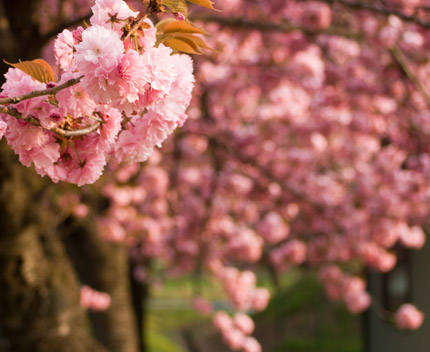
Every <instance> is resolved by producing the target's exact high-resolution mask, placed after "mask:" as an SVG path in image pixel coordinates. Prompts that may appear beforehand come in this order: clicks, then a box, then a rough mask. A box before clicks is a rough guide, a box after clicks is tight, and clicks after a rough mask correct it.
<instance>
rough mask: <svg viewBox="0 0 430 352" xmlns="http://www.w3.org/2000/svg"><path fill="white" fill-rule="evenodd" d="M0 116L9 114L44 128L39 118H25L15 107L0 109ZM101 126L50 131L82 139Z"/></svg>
mask: <svg viewBox="0 0 430 352" xmlns="http://www.w3.org/2000/svg"><path fill="white" fill-rule="evenodd" d="M0 114H7V115H10V116H13V117H15V118H17V119H19V120H23V121H25V122H28V123H30V124H32V125H34V126H37V127H42V126H41V124H40V121H39V120H38V119H37V118H35V117H34V116H31V115H28V116H26V117H24V116H22V114H21V113H20V112H19V111H18V110H17V109H15V108H14V107H11V106H1V107H0ZM100 126H101V123H97V124H95V125H91V126H88V127H85V128H81V129H78V130H70V131H69V130H64V129H62V128H59V127H54V128H52V129H50V131H52V132H54V133H56V134H58V135H60V136H61V137H67V138H72V137H82V136H85V135H87V134H90V133H92V132H94V131H95V130H97V129H98V128H99V127H100Z"/></svg>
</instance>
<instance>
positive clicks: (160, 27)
mask: <svg viewBox="0 0 430 352" xmlns="http://www.w3.org/2000/svg"><path fill="white" fill-rule="evenodd" d="M175 21H176V20H175V19H174V18H171V17H169V18H166V19H164V20H161V21H160V22H158V23H157V24H156V25H155V27H156V28H157V34H163V33H164V28H165V27H166V26H167V25H168V24H169V23H171V22H175Z"/></svg>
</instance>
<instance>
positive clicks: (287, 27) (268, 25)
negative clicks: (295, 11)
mask: <svg viewBox="0 0 430 352" xmlns="http://www.w3.org/2000/svg"><path fill="white" fill-rule="evenodd" d="M190 17H191V20H193V21H203V22H216V23H218V24H220V25H222V26H226V27H232V28H239V29H256V30H260V31H263V32H280V33H291V32H293V31H301V32H303V33H304V34H307V35H312V36H315V35H321V34H326V35H336V36H340V37H345V38H349V39H355V40H359V39H361V37H362V36H361V35H360V34H359V33H353V32H348V31H344V30H341V29H339V28H333V27H330V28H327V29H311V28H306V27H303V26H298V25H294V24H292V23H290V22H287V21H282V22H279V23H273V22H270V21H266V22H264V21H256V20H245V19H242V18H234V17H221V16H216V15H215V16H214V15H205V14H195V15H193V16H190Z"/></svg>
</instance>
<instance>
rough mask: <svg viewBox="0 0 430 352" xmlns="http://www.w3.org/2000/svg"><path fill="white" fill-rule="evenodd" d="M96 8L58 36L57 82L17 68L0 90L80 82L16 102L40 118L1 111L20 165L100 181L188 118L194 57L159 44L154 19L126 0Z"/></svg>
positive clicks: (73, 179) (141, 157)
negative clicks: (86, 20)
mask: <svg viewBox="0 0 430 352" xmlns="http://www.w3.org/2000/svg"><path fill="white" fill-rule="evenodd" d="M91 9H92V16H91V18H90V23H91V26H89V27H88V28H86V29H84V28H82V27H79V28H77V29H75V30H73V31H70V30H68V29H66V30H64V31H63V32H62V33H60V34H59V35H58V38H57V39H56V41H55V45H54V53H55V57H56V61H57V64H58V65H59V66H60V68H61V78H60V80H59V81H58V82H48V83H42V82H39V81H37V80H35V79H34V78H32V77H31V76H30V75H28V74H26V73H25V72H23V71H21V70H19V69H17V68H11V69H9V71H8V72H7V73H6V75H5V77H6V82H5V83H4V84H3V86H2V91H1V96H2V97H15V96H20V95H23V94H26V93H30V92H33V91H38V90H44V89H47V88H53V87H55V86H58V85H61V84H63V83H66V82H69V81H70V80H72V79H77V80H78V81H79V82H78V83H76V84H74V85H72V86H70V87H67V88H64V89H62V90H60V91H59V92H57V93H56V94H55V97H54V96H53V95H51V96H48V97H47V96H39V97H33V98H30V99H26V100H23V101H21V102H19V103H17V104H13V108H15V109H16V110H17V111H18V113H19V114H20V115H21V116H22V117H23V118H24V119H25V118H28V117H31V118H32V121H33V122H34V121H36V123H29V122H28V120H23V119H17V118H16V116H10V115H6V114H1V115H0V121H1V123H0V131H3V133H2V134H1V136H3V134H4V135H5V137H6V139H7V141H8V143H9V145H10V146H11V147H12V148H13V150H14V151H15V153H16V154H18V155H19V160H20V161H21V163H23V164H24V165H26V166H30V165H31V164H34V166H35V169H36V171H37V172H38V173H39V174H40V175H48V176H49V177H50V178H51V179H52V180H53V181H54V182H58V181H60V180H61V181H67V182H70V183H75V184H77V185H79V186H81V185H84V184H88V183H94V182H95V181H96V180H97V179H98V178H99V177H100V175H101V174H102V171H103V169H104V166H105V165H106V162H107V160H108V159H109V158H113V159H115V160H116V161H117V162H141V161H145V160H146V159H147V158H148V157H149V156H150V155H151V154H152V152H153V150H154V147H156V146H160V145H161V143H162V142H163V141H164V140H165V139H166V138H167V136H169V135H170V134H171V133H172V132H173V130H174V129H176V128H177V127H178V126H181V125H182V124H183V123H184V121H185V120H186V118H187V115H186V113H185V110H186V108H187V106H188V104H189V102H190V99H191V91H192V88H193V82H194V78H193V74H192V72H193V65H192V61H191V59H190V58H189V57H188V56H186V55H172V50H171V49H170V48H168V47H166V46H164V45H163V44H159V45H156V28H155V27H154V25H153V24H152V22H151V21H150V20H149V19H145V20H144V21H142V23H139V22H138V21H139V18H138V16H139V13H137V12H134V11H132V10H131V9H130V8H129V7H128V6H127V4H126V3H125V2H124V1H121V0H114V1H107V0H97V1H96V2H95V5H94V6H93V7H92V8H91ZM136 23H137V24H138V25H139V26H138V28H133V25H135V26H136ZM58 131H62V133H59V132H58Z"/></svg>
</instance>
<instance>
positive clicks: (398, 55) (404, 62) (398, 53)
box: [390, 44, 430, 109]
mask: <svg viewBox="0 0 430 352" xmlns="http://www.w3.org/2000/svg"><path fill="white" fill-rule="evenodd" d="M390 52H391V55H392V56H393V57H394V59H395V60H396V62H397V63H398V64H399V65H400V67H401V69H402V70H403V72H404V73H405V75H406V77H407V78H408V79H409V80H410V81H411V83H412V84H413V85H414V86H415V88H416V89H417V90H418V92H419V93H420V94H421V96H422V97H423V98H424V100H425V101H426V104H427V107H428V108H429V109H430V95H429V94H428V93H427V92H426V90H425V88H424V86H423V85H422V83H421V81H420V80H419V79H418V78H417V77H416V76H415V74H414V73H413V71H412V69H411V67H410V65H409V62H408V59H407V58H406V56H405V54H404V53H403V51H402V50H401V49H400V47H399V46H398V45H397V44H395V45H394V46H393V47H392V48H390Z"/></svg>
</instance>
